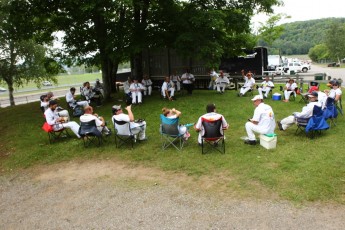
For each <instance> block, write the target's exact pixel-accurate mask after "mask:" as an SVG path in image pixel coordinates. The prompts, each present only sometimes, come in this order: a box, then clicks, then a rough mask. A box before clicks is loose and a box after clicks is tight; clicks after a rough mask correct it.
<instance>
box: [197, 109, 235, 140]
mask: <svg viewBox="0 0 345 230" xmlns="http://www.w3.org/2000/svg"><path fill="white" fill-rule="evenodd" d="M206 112H207V113H206V114H204V115H202V116H201V117H199V119H198V122H197V123H196V124H195V125H194V129H195V130H196V131H197V132H199V135H198V143H199V145H201V142H202V136H203V135H204V134H205V132H204V129H203V125H202V119H203V118H204V119H207V120H218V119H221V120H222V130H220V132H221V133H222V134H223V131H224V130H226V129H228V127H229V125H228V123H227V122H226V120H225V118H224V116H223V115H221V114H219V113H216V105H215V104H208V105H207V106H206Z"/></svg>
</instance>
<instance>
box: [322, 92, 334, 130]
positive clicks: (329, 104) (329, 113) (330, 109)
mask: <svg viewBox="0 0 345 230" xmlns="http://www.w3.org/2000/svg"><path fill="white" fill-rule="evenodd" d="M323 117H324V118H325V119H326V120H328V119H330V120H331V121H330V123H329V125H331V124H333V125H334V126H336V123H335V119H336V118H337V117H338V110H337V107H336V105H335V104H334V98H330V97H328V98H327V100H326V107H325V110H324V111H323Z"/></svg>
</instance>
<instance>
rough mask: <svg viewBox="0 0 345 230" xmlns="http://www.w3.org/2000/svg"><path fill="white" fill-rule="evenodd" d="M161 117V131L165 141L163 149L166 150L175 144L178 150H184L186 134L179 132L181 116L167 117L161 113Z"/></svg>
mask: <svg viewBox="0 0 345 230" xmlns="http://www.w3.org/2000/svg"><path fill="white" fill-rule="evenodd" d="M160 119H161V125H160V133H161V139H162V142H163V143H162V149H163V150H165V149H166V148H168V147H169V146H173V147H175V148H176V149H177V150H178V151H180V150H182V148H183V145H184V142H185V141H184V139H183V135H184V134H180V132H179V118H167V117H166V116H164V115H163V114H161V115H160ZM187 130H188V127H187Z"/></svg>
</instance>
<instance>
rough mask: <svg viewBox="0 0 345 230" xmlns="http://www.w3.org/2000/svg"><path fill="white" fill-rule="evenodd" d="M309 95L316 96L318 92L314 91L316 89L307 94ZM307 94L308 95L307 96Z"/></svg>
mask: <svg viewBox="0 0 345 230" xmlns="http://www.w3.org/2000/svg"><path fill="white" fill-rule="evenodd" d="M309 95H312V96H313V97H317V96H318V95H319V94H318V93H317V92H316V91H313V92H311V94H309ZM309 95H308V96H309Z"/></svg>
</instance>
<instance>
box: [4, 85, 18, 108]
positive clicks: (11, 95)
mask: <svg viewBox="0 0 345 230" xmlns="http://www.w3.org/2000/svg"><path fill="white" fill-rule="evenodd" d="M6 83H7V86H8V96H9V99H10V105H11V106H15V105H16V104H15V101H14V96H13V92H14V88H13V82H11V81H6Z"/></svg>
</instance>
